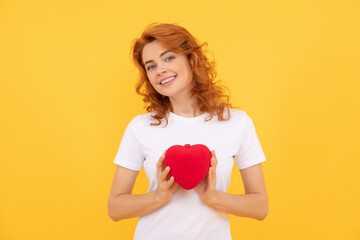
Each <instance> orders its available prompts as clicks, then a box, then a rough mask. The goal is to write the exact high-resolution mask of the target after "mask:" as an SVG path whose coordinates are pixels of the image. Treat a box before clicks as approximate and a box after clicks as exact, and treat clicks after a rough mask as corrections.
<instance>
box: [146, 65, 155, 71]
mask: <svg viewBox="0 0 360 240" xmlns="http://www.w3.org/2000/svg"><path fill="white" fill-rule="evenodd" d="M153 67H155V65H150V66H148V67H147V68H146V70H148V71H149V70H151V69H152V68H153Z"/></svg>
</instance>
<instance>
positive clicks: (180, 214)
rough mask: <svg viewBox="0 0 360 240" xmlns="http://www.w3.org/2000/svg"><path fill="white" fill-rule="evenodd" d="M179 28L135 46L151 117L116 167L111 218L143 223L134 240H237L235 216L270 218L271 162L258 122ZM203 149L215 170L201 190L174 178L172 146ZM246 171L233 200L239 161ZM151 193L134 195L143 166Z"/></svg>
mask: <svg viewBox="0 0 360 240" xmlns="http://www.w3.org/2000/svg"><path fill="white" fill-rule="evenodd" d="M205 45H206V43H204V44H202V45H201V44H199V43H198V41H197V40H196V39H195V38H194V37H193V36H192V35H191V34H190V33H189V32H188V31H187V30H186V29H184V28H182V27H180V26H178V25H175V24H151V25H149V26H148V27H147V28H146V29H145V31H144V32H143V33H142V35H141V37H140V38H139V39H137V40H136V41H135V43H134V45H133V48H132V53H133V59H134V62H135V64H136V66H137V67H138V69H139V70H140V77H139V81H138V83H137V87H136V91H137V93H139V94H140V95H142V96H143V97H144V102H145V103H146V104H147V105H148V107H147V110H148V113H147V114H143V115H138V116H136V117H135V118H134V119H133V120H132V121H131V122H130V123H129V125H128V126H127V128H126V130H125V133H124V135H123V138H122V140H121V144H120V147H119V150H118V153H117V155H116V157H115V160H114V163H116V164H117V168H116V172H115V176H114V180H113V184H112V188H111V192H110V196H109V199H108V214H109V216H110V218H111V219H113V220H114V221H119V220H121V219H125V218H132V217H140V219H139V221H138V224H137V227H136V231H135V237H134V239H142V240H144V239H172V240H174V239H181V240H184V239H196V240H199V239H206V240H210V239H216V240H219V239H231V234H230V224H229V217H228V214H233V215H236V216H242V217H249V218H254V219H258V220H263V219H264V218H265V217H266V216H267V212H268V198H267V191H266V187H265V180H264V176H263V172H262V166H261V162H264V161H265V160H266V158H265V155H264V153H263V151H262V148H261V146H260V143H259V140H258V137H257V135H256V131H255V127H254V125H253V122H252V120H251V118H250V117H249V116H248V115H247V114H246V113H245V112H244V111H241V110H234V109H232V108H231V105H230V104H229V101H228V99H229V98H228V97H227V96H226V95H225V94H224V88H223V87H221V86H218V85H217V84H216V83H214V78H215V76H216V73H215V69H214V63H213V62H210V61H209V60H208V59H207V57H206V56H205V54H204V49H203V47H204V46H205ZM185 144H190V145H193V144H204V145H206V146H207V147H208V148H209V149H212V151H211V155H212V158H211V167H210V168H209V172H208V175H207V176H206V177H205V179H204V180H203V181H202V182H201V183H200V184H199V185H198V186H196V187H195V188H194V189H191V190H185V189H183V188H181V187H180V186H178V184H177V183H176V179H174V178H173V177H170V176H169V172H170V168H169V167H166V168H165V166H164V158H165V151H166V150H167V149H168V148H169V147H171V146H172V145H185ZM234 160H235V163H236V165H237V167H238V168H239V169H240V173H241V176H242V179H243V183H244V188H245V194H238V195H235V194H229V193H226V189H227V188H228V186H229V183H230V177H231V172H232V167H233V163H234ZM142 167H144V170H145V172H146V175H147V177H148V179H149V182H150V187H149V190H148V192H147V193H145V194H141V195H134V194H132V189H133V186H134V183H135V180H136V177H137V175H138V172H139V171H140V170H141V168H142Z"/></svg>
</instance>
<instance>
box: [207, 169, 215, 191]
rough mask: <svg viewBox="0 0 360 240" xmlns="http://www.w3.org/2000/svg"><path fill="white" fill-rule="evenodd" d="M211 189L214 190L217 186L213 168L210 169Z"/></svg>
mask: <svg viewBox="0 0 360 240" xmlns="http://www.w3.org/2000/svg"><path fill="white" fill-rule="evenodd" d="M208 184H209V187H210V188H211V189H214V188H215V185H216V176H215V169H214V168H213V167H211V169H210V173H209V182H208Z"/></svg>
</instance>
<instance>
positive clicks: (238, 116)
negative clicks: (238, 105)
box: [224, 108, 249, 122]
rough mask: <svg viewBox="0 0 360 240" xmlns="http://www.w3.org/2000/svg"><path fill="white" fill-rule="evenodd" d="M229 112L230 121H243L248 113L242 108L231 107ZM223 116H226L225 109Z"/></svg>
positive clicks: (247, 116)
mask: <svg viewBox="0 0 360 240" xmlns="http://www.w3.org/2000/svg"><path fill="white" fill-rule="evenodd" d="M229 112H230V121H236V122H238V121H245V120H246V119H247V118H249V115H248V114H247V113H246V112H245V111H244V110H238V109H232V108H229ZM224 114H225V116H227V111H225V113H224Z"/></svg>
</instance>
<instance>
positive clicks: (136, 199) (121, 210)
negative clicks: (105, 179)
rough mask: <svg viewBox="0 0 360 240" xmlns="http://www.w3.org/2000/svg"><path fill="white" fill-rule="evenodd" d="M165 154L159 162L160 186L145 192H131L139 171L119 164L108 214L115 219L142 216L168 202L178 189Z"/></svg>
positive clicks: (109, 199) (158, 176) (158, 178)
mask: <svg viewBox="0 0 360 240" xmlns="http://www.w3.org/2000/svg"><path fill="white" fill-rule="evenodd" d="M163 162H164V155H163V156H161V157H160V159H159V161H158V164H157V180H158V186H159V188H158V189H157V190H155V191H152V192H148V193H145V194H140V195H134V194H131V192H132V189H133V187H134V184H135V180H136V177H137V175H138V173H139V172H138V171H133V170H130V169H127V168H124V167H121V166H117V168H116V171H115V176H114V180H113V183H112V187H111V191H110V196H109V198H108V215H109V217H110V218H111V219H112V220H114V221H119V220H121V219H125V218H132V217H140V216H144V215H146V214H149V213H151V212H152V211H154V210H156V209H158V208H160V207H161V206H163V205H165V204H166V203H168V202H169V201H170V200H171V199H172V196H173V193H174V192H175V191H176V188H177V184H176V183H174V178H173V177H171V178H170V179H169V177H168V173H169V172H170V168H166V169H164V165H163Z"/></svg>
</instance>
